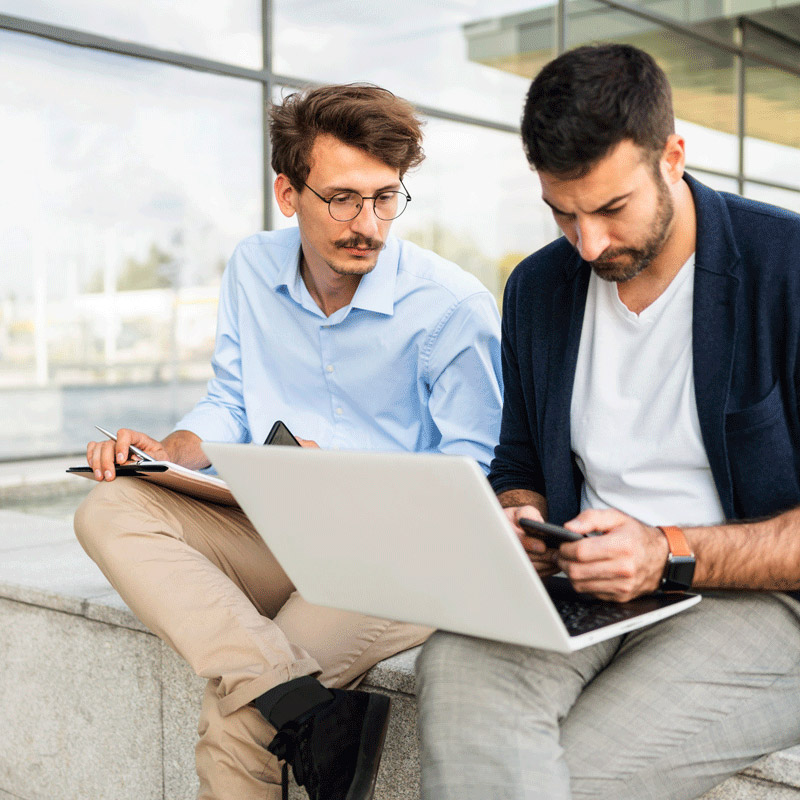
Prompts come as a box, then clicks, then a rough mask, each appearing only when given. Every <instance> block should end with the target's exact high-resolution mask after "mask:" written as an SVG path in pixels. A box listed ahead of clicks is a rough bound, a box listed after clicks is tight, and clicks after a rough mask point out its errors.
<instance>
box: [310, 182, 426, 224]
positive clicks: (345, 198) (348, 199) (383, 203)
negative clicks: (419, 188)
mask: <svg viewBox="0 0 800 800" xmlns="http://www.w3.org/2000/svg"><path fill="white" fill-rule="evenodd" d="M400 185H401V186H402V187H403V191H402V192H395V191H386V192H380V194H376V195H374V196H373V197H364V196H363V195H360V194H359V193H358V192H337V193H336V194H335V195H334V196H333V197H331V198H330V199H329V200H326V199H325V198H324V197H323V196H322V195H321V194H320V193H319V192H315V191H314V190H313V189H312V188H311V187H310V186H309V185H308V184H307V183H306V182H305V181H303V186H305V187H306V189H309V190H310V191H312V192H314V194H315V195H316V196H317V197H319V199H320V200H322V202H323V203H327V205H328V212H329V213H330V215H331V216H332V217H333V218H334V219H335V220H336V221H337V222H350V220H351V219H355V218H356V217H357V216H358V215H359V214H360V213H361V209H362V208H363V207H364V201H365V200H372V209H373V211H374V212H375V216H376V217H377V218H378V219H382V220H384V222H386V221H388V220H390V219H397V218H398V217H399V216H400V215H401V214H402V213H403V212H404V211H405V210H406V206H407V205H408V201H409V200H411V195H410V194H409V193H408V189H406V187H405V184H404V183H403V181H400Z"/></svg>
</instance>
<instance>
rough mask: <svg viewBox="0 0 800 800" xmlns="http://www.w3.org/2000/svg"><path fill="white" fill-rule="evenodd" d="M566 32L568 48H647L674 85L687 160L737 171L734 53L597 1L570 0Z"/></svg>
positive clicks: (653, 7) (653, 5)
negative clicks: (596, 45)
mask: <svg viewBox="0 0 800 800" xmlns="http://www.w3.org/2000/svg"><path fill="white" fill-rule="evenodd" d="M661 5H662V4H659V3H655V4H652V5H651V4H649V3H648V8H652V10H656V7H659V8H660V6H661ZM663 6H664V8H666V6H667V4H666V3H664V4H663ZM567 33H568V44H569V46H570V47H575V46H578V45H581V44H589V43H593V42H600V41H614V42H620V43H625V44H631V45H634V46H635V47H639V48H641V49H642V50H645V51H646V52H648V53H650V55H652V56H653V58H655V60H656V62H657V63H658V65H659V66H660V67H661V68H662V69H663V70H664V72H665V73H666V75H667V78H668V79H669V82H670V85H671V86H672V100H673V106H674V109H675V116H676V118H677V119H678V122H677V123H676V125H677V129H678V131H679V132H680V133H682V134H683V135H684V136H685V137H686V139H687V145H688V147H689V152H688V158H689V162H690V163H691V164H693V165H696V166H697V167H701V168H702V167H706V168H707V169H715V170H723V171H725V170H730V171H735V170H736V168H737V152H738V150H737V145H736V131H737V123H736V120H737V116H736V70H735V65H734V57H733V56H732V55H730V54H729V53H726V52H724V51H723V50H718V49H716V48H712V47H710V46H708V45H706V44H704V43H702V42H698V41H696V40H694V39H690V38H688V37H685V36H681V35H679V34H676V33H675V32H674V31H666V30H664V29H662V28H659V27H658V26H657V25H655V24H654V23H652V22H649V21H647V20H643V19H640V18H638V17H634V16H632V15H631V14H626V13H625V12H623V11H617V10H615V9H611V8H609V7H608V6H605V5H603V4H602V3H595V2H591V3H590V2H571V3H570V4H569V17H568V21H567Z"/></svg>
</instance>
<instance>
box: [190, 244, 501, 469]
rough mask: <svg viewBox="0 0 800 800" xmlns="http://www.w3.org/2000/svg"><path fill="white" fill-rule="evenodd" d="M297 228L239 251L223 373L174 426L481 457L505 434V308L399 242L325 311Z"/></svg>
mask: <svg viewBox="0 0 800 800" xmlns="http://www.w3.org/2000/svg"><path fill="white" fill-rule="evenodd" d="M299 256H300V234H299V230H298V229H297V228H290V229H286V230H281V231H272V232H265V233H257V234H255V235H254V236H251V237H249V238H248V239H245V240H244V241H243V242H242V243H241V244H239V245H238V247H237V248H236V250H235V251H234V253H233V256H232V258H231V260H230V262H229V263H228V267H227V269H226V270H225V274H224V276H223V279H222V286H221V289H220V298H219V316H218V324H217V339H216V347H215V351H214V357H213V361H212V364H213V368H214V378H212V379H211V381H210V382H209V384H208V392H207V394H206V396H205V397H204V398H203V399H202V400H201V401H200V402H199V403H198V404H197V405H196V406H195V408H194V409H193V410H192V411H190V412H189V413H188V414H187V415H186V416H185V417H183V419H182V420H181V421H180V422H179V423H178V424H177V425H176V428H175V429H176V430H179V429H183V430H189V431H192V432H194V433H196V434H197V435H198V436H199V437H200V438H201V439H203V440H204V441H218V442H250V441H253V442H256V443H257V444H261V443H262V442H263V441H264V439H265V438H266V436H267V433H268V432H269V429H270V427H271V426H272V424H273V423H274V422H275V420H276V419H281V420H283V421H284V422H285V423H286V424H287V425H288V426H289V429H290V430H291V431H292V433H294V434H295V435H296V436H299V437H301V438H303V439H313V440H314V441H316V442H317V443H318V444H319V445H320V447H322V448H326V449H337V448H338V449H348V450H384V451H397V450H406V451H419V452H441V453H451V454H459V455H466V456H471V457H472V458H474V459H475V460H476V461H478V462H479V463H480V464H481V466H482V467H483V468H484V470H486V471H487V472H488V469H489V462H490V461H491V458H492V453H493V450H494V446H495V444H496V443H497V439H498V435H499V432H500V413H501V406H502V396H503V392H502V378H501V370H500V321H499V315H498V312H497V304H496V303H495V301H494V298H493V297H492V295H491V294H490V293H489V292H488V291H487V289H486V288H485V287H484V286H483V284H481V283H480V282H479V281H478V280H477V278H475V277H474V276H472V275H470V274H468V273H467V272H465V271H463V270H462V269H461V268H460V267H458V266H456V265H455V264H453V263H451V262H449V261H446V260H444V259H443V258H440V257H439V256H437V255H436V254H435V253H432V252H430V251H428V250H423V249H422V248H420V247H417V246H416V245H414V244H411V243H410V242H406V241H402V240H400V239H397V238H395V237H392V236H390V237H389V238H388V239H387V242H386V247H385V248H384V250H383V251H382V252H381V254H380V256H379V258H378V262H377V265H376V266H375V268H374V269H373V270H372V272H370V273H369V274H367V275H365V276H364V277H363V278H362V279H361V282H360V283H359V286H358V289H357V290H356V293H355V295H354V297H353V300H352V302H351V303H350V304H349V305H348V306H345V307H344V308H341V309H339V310H338V311H336V312H335V313H334V314H332V315H331V316H330V317H326V316H325V314H324V313H323V312H322V310H321V309H320V308H319V306H318V305H317V304H316V303H315V302H314V300H313V299H312V298H311V295H310V294H309V292H308V289H307V288H306V285H305V283H304V282H303V279H302V278H301V276H300V271H299V269H298V264H299Z"/></svg>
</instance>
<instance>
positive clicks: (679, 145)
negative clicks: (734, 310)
mask: <svg viewBox="0 0 800 800" xmlns="http://www.w3.org/2000/svg"><path fill="white" fill-rule="evenodd" d="M659 166H660V169H661V174H662V175H663V176H664V180H665V181H667V183H672V184H675V183H677V182H678V181H680V180H681V179H682V178H683V172H684V169H685V167H686V142H685V141H684V139H683V137H682V136H679V135H678V134H677V133H672V134H670V136H669V138H668V139H667V143H666V144H665V145H664V152H663V153H662V155H661V162H660V165H659Z"/></svg>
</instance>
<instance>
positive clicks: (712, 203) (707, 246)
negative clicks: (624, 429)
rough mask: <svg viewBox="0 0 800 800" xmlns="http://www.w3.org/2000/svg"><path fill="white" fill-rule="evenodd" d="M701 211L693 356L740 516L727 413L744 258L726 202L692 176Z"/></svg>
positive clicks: (721, 472)
mask: <svg viewBox="0 0 800 800" xmlns="http://www.w3.org/2000/svg"><path fill="white" fill-rule="evenodd" d="M686 182H687V183H688V184H689V188H690V189H691V190H692V195H693V196H694V201H695V207H696V211H697V246H696V256H695V279H694V308H693V319H692V355H693V359H694V385H695V398H696V402H697V415H698V417H699V420H700V431H701V433H702V436H703V444H704V445H705V449H706V453H707V454H708V461H709V464H710V466H711V473H712V475H713V476H714V483H715V484H716V487H717V492H718V494H719V499H720V502H721V504H722V508H723V510H724V511H725V514H726V516H727V517H728V518H732V517H734V516H735V509H734V503H733V485H732V480H731V474H730V468H729V466H728V453H727V443H726V439H725V412H726V406H727V401H728V393H729V391H730V382H731V371H732V368H733V352H734V343H735V340H736V315H735V308H736V305H735V301H736V293H737V291H738V288H739V278H738V276H737V273H738V269H737V268H738V265H739V261H740V256H739V252H738V250H737V248H736V244H735V242H734V239H733V231H732V229H731V222H730V217H729V215H728V211H727V208H726V207H725V204H724V202H723V200H722V198H721V197H720V196H719V195H718V194H717V193H716V192H714V191H713V190H711V189H709V188H707V187H706V186H703V185H702V184H700V183H698V182H697V181H695V180H693V179H692V178H691V177H690V176H688V175H687V176H686Z"/></svg>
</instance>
